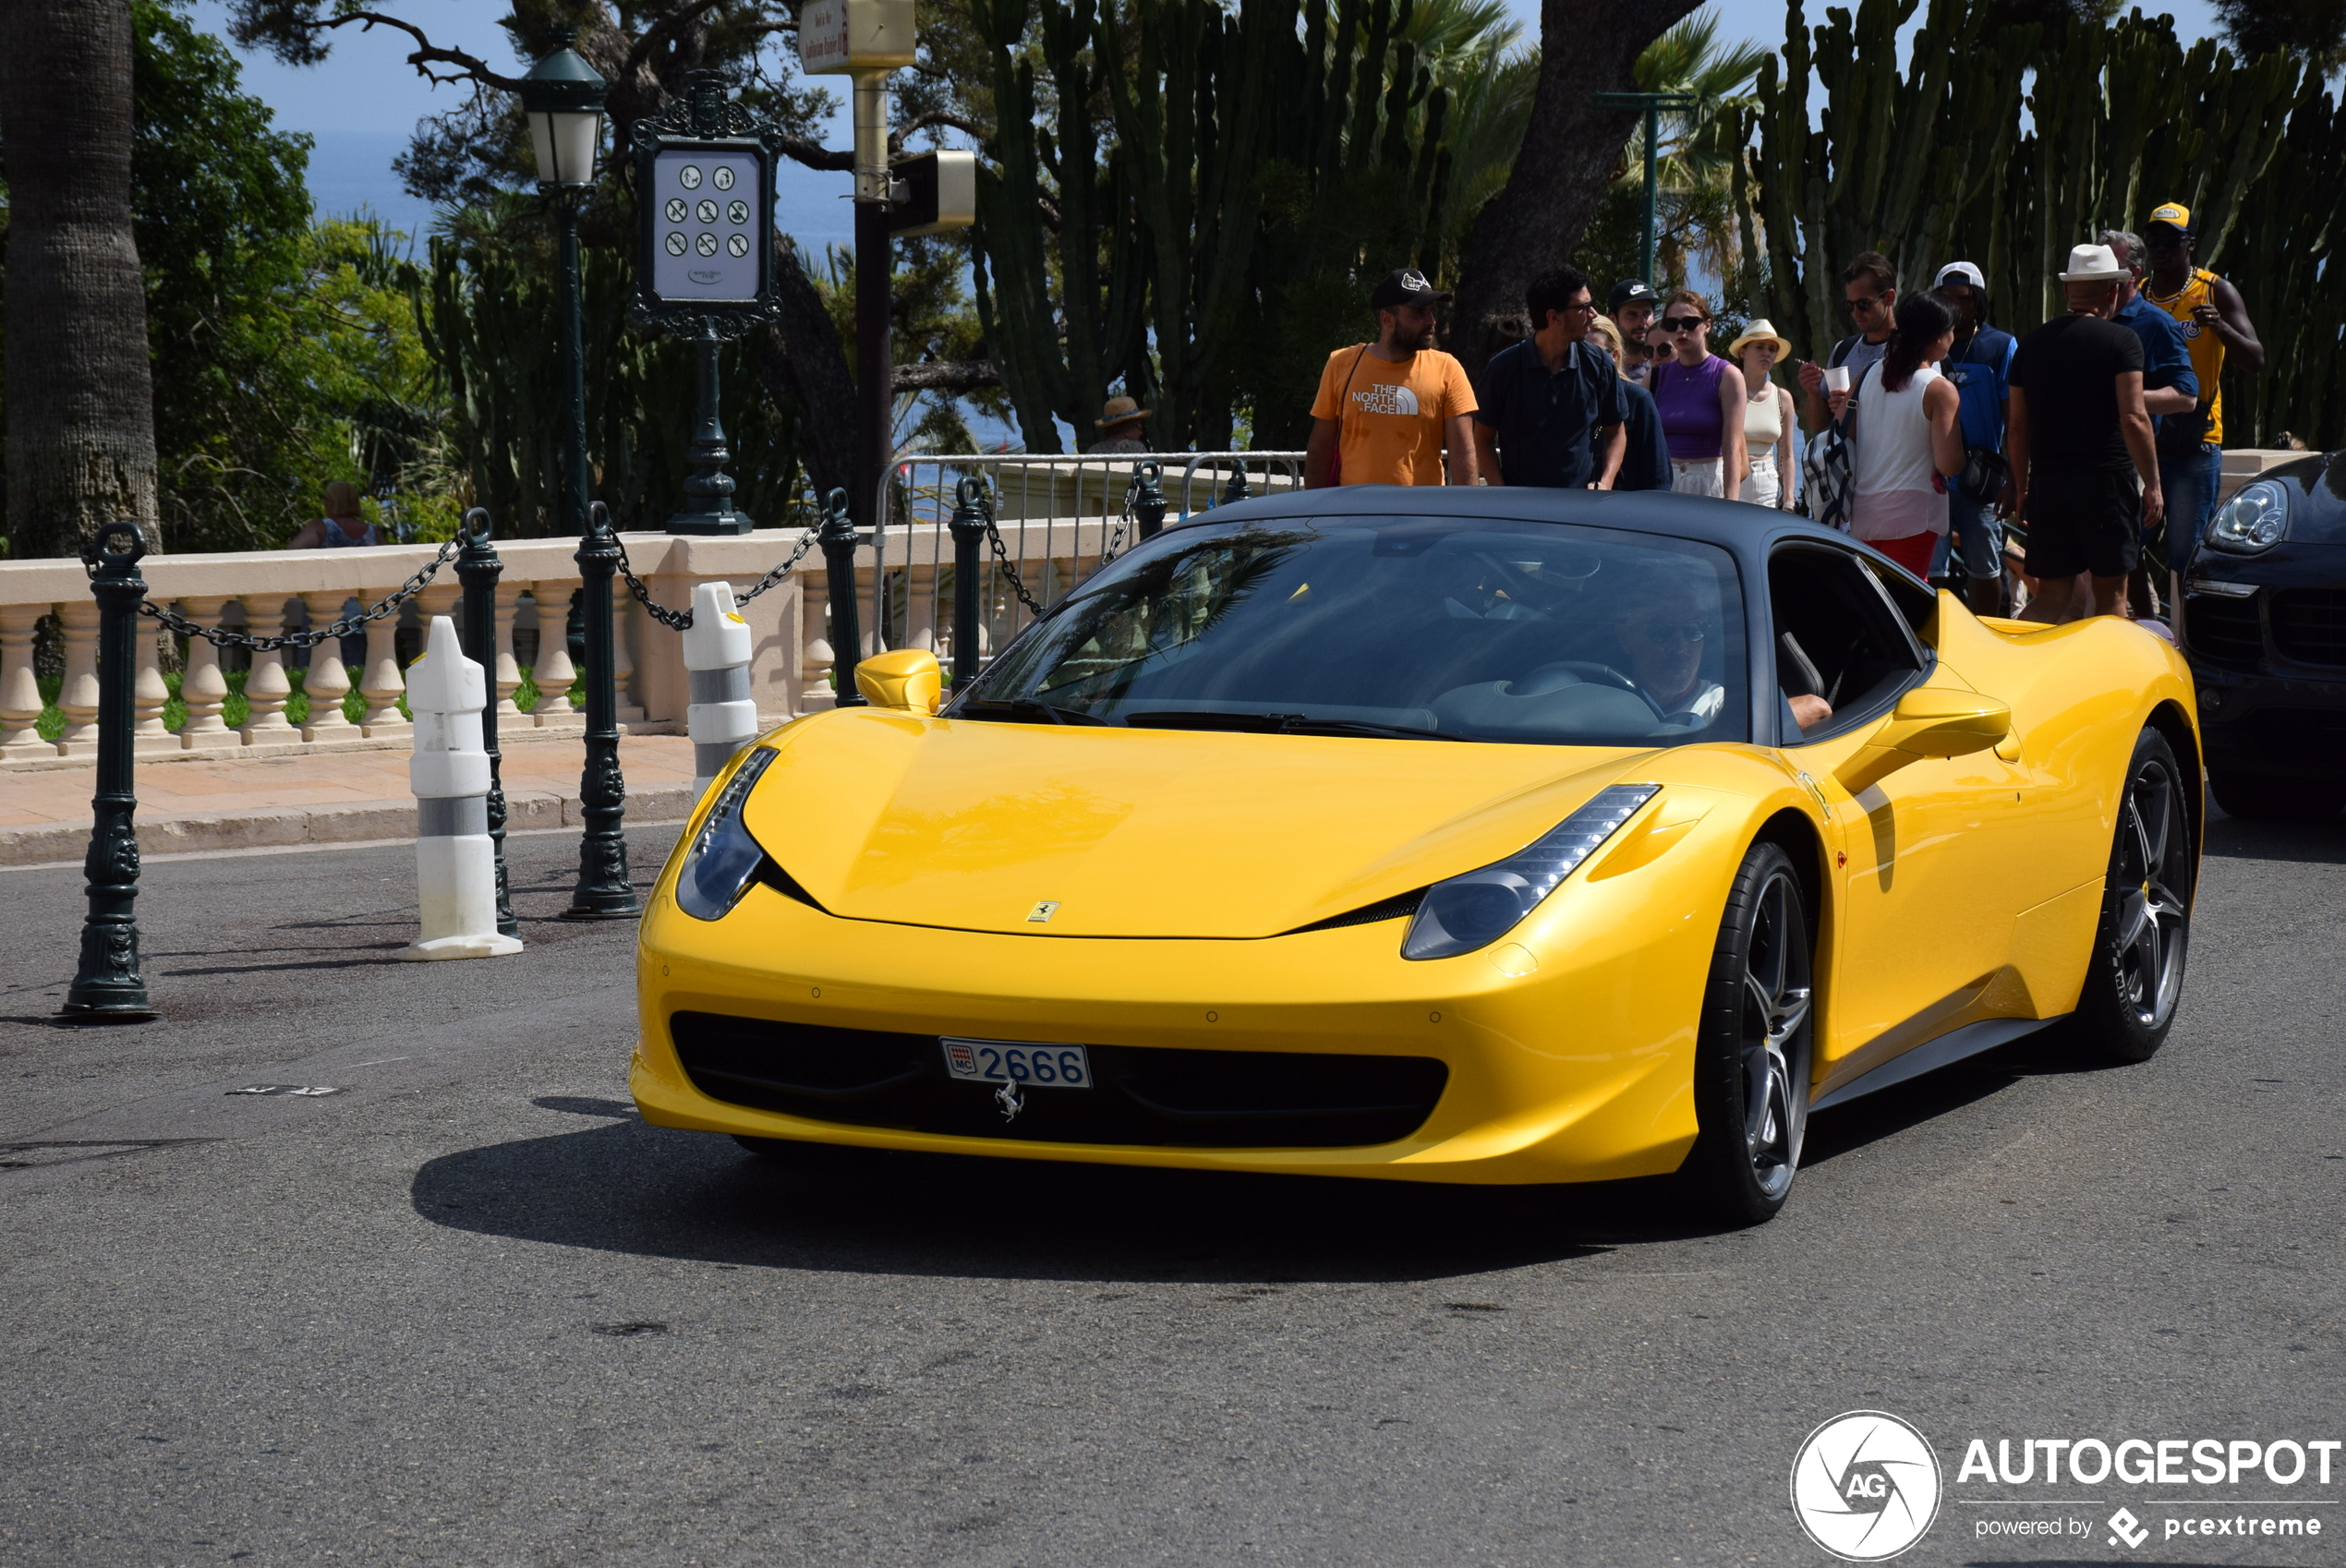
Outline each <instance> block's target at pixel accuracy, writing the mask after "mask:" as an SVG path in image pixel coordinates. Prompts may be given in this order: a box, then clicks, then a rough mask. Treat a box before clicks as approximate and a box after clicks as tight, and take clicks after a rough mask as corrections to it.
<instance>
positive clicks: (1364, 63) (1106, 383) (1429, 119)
mask: <svg viewBox="0 0 2346 1568" xmlns="http://www.w3.org/2000/svg"><path fill="white" fill-rule="evenodd" d="M1095 6H1097V0H1058V3H1057V4H1054V5H1049V6H1043V7H1041V8H1040V13H1039V16H1038V15H1037V14H1036V12H1035V11H1034V9H1031V8H1030V5H1029V0H979V3H978V5H977V6H976V10H975V16H976V18H977V21H978V25H979V29H980V31H981V32H982V34H983V35H984V37H985V38H986V43H987V45H988V47H989V49H990V50H991V52H992V54H993V75H994V93H995V108H996V119H997V127H998V128H997V129H996V131H995V134H994V137H993V139H991V141H990V142H989V143H988V151H989V152H990V153H991V154H992V155H993V164H994V166H993V167H992V168H991V169H989V170H988V171H987V172H986V175H984V176H982V177H981V180H980V184H979V201H978V229H977V233H976V235H975V238H976V247H977V251H978V259H979V263H980V264H979V266H978V268H977V282H978V285H979V291H978V303H979V309H980V312H981V314H982V316H983V317H984V319H985V321H986V336H987V340H988V343H989V345H990V346H991V348H992V351H993V354H994V357H995V358H996V360H997V361H998V363H999V364H1000V365H1001V366H1002V372H1003V381H1004V386H1005V390H1006V391H1007V392H1009V394H1010V402H1011V404H1012V406H1013V407H1014V408H1015V409H1016V411H1017V413H1018V416H1019V422H1020V425H1021V427H1022V428H1023V430H1024V431H1025V434H1026V438H1027V443H1028V445H1029V447H1030V448H1031V449H1033V450H1034V451H1038V452H1041V451H1056V450H1058V436H1057V432H1056V428H1055V426H1054V424H1053V420H1054V416H1056V418H1057V419H1060V420H1064V421H1066V422H1067V423H1068V424H1070V425H1072V426H1074V427H1075V428H1076V429H1078V430H1079V431H1086V430H1088V429H1089V428H1091V426H1090V421H1091V419H1092V416H1093V415H1094V413H1095V412H1096V411H1097V409H1098V408H1099V406H1100V404H1101V403H1102V402H1103V401H1104V400H1105V398H1106V392H1107V389H1108V388H1109V387H1110V386H1111V385H1112V384H1114V383H1115V382H1117V381H1118V380H1121V381H1122V382H1123V384H1124V387H1125V390H1126V391H1127V392H1130V393H1131V395H1132V396H1134V397H1137V398H1141V399H1142V400H1143V401H1144V402H1146V403H1147V404H1149V405H1150V406H1151V407H1152V408H1153V409H1154V410H1155V418H1154V424H1153V434H1154V435H1155V439H1156V441H1157V444H1159V445H1161V446H1162V445H1173V446H1179V445H1188V444H1192V443H1194V444H1199V445H1203V446H1219V445H1222V444H1225V443H1226V442H1227V440H1229V439H1230V431H1231V429H1232V428H1233V424H1234V420H1235V416H1236V413H1237V411H1238V410H1239V408H1240V406H1242V405H1244V404H1248V403H1250V402H1251V403H1252V404H1253V405H1254V407H1255V409H1256V411H1257V415H1258V416H1257V419H1256V427H1257V435H1258V437H1260V436H1262V435H1264V434H1265V433H1266V432H1265V431H1264V428H1263V421H1262V418H1261V417H1260V410H1261V409H1262V408H1263V407H1264V402H1265V400H1264V398H1263V397H1262V396H1260V395H1255V394H1257V393H1258V392H1259V389H1261V388H1264V387H1265V386H1267V385H1268V384H1269V383H1268V380H1266V378H1268V377H1270V376H1271V375H1272V374H1273V371H1272V369H1271V368H1274V367H1276V368H1278V369H1279V370H1281V371H1285V370H1294V369H1297V368H1298V366H1299V364H1300V372H1299V373H1300V376H1301V380H1300V385H1299V384H1298V382H1297V381H1296V380H1295V378H1294V376H1293V375H1285V376H1283V377H1281V379H1279V381H1278V386H1277V403H1278V406H1279V407H1280V408H1281V410H1282V411H1284V409H1285V408H1286V407H1287V405H1289V404H1300V403H1302V402H1303V401H1305V399H1306V398H1307V397H1308V390H1307V389H1308V388H1309V387H1310V385H1311V381H1312V377H1313V376H1316V374H1317V372H1318V367H1319V360H1320V359H1321V358H1324V356H1325V355H1326V353H1327V352H1328V350H1329V349H1331V348H1332V347H1334V346H1335V344H1336V343H1337V342H1340V341H1343V333H1344V332H1346V330H1347V329H1348V328H1350V329H1354V336H1355V337H1356V338H1357V335H1358V333H1357V328H1358V326H1359V322H1360V319H1361V318H1362V317H1364V315H1365V310H1364V308H1362V307H1361V305H1360V300H1359V298H1358V293H1359V291H1358V287H1357V283H1356V276H1357V275H1358V274H1361V273H1373V272H1376V271H1384V270H1385V269H1388V268H1390V267H1393V266H1397V265H1400V264H1402V263H1404V262H1406V261H1409V260H1410V259H1412V258H1422V259H1428V260H1430V259H1433V254H1434V253H1435V251H1436V249H1437V248H1438V246H1439V243H1440V236H1439V233H1438V219H1437V214H1438V213H1439V211H1440V208H1441V200H1442V193H1443V188H1444V186H1443V182H1444V175H1445V171H1446V168H1447V153H1446V151H1445V149H1444V148H1443V146H1442V127H1443V124H1444V116H1445V95H1444V93H1443V92H1442V90H1440V89H1439V88H1437V87H1435V86H1434V85H1433V82H1432V79H1431V78H1430V75H1429V73H1428V72H1427V71H1426V70H1425V69H1424V68H1423V67H1422V66H1420V65H1419V63H1418V62H1417V60H1416V56H1415V52H1414V50H1413V48H1412V47H1411V46H1410V45H1409V43H1407V42H1404V41H1402V40H1401V37H1400V34H1401V32H1402V31H1403V30H1404V29H1406V28H1407V26H1408V23H1409V0H1399V4H1398V5H1396V3H1395V0H1307V3H1306V4H1305V5H1304V6H1302V7H1301V8H1300V9H1299V5H1298V0H1241V3H1240V5H1239V6H1237V8H1236V9H1235V11H1234V12H1233V11H1226V10H1225V9H1223V8H1222V7H1221V6H1218V5H1215V4H1214V3H1212V0H1128V4H1127V5H1126V6H1124V8H1122V9H1119V8H1117V7H1116V6H1114V5H1112V4H1111V5H1108V6H1104V7H1097V8H1095ZM1331 24H1333V25H1331ZM1038 56H1039V60H1040V65H1041V70H1042V72H1043V73H1044V75H1045V76H1046V78H1047V82H1048V87H1049V91H1048V93H1047V94H1046V93H1043V92H1041V91H1038V88H1037V67H1036V61H1037V57H1038ZM1103 113H1104V115H1105V117H1106V127H1105V128H1104V127H1102V126H1101V125H1100V124H1099V123H1097V121H1096V119H1095V115H1100V114H1103ZM1331 280H1333V286H1334V287H1335V288H1336V290H1337V291H1339V292H1340V293H1341V294H1342V295H1343V296H1344V308H1343V310H1342V319H1341V320H1337V321H1327V320H1321V315H1322V314H1324V313H1315V312H1314V311H1312V310H1310V309H1306V310H1304V311H1303V312H1302V315H1301V322H1300V325H1299V318H1298V314H1297V312H1296V310H1295V309H1294V306H1295V304H1296V301H1297V298H1298V296H1303V295H1312V294H1315V293H1325V292H1327V291H1328V289H1329V288H1330V286H1331ZM1054 285H1056V287H1055V286H1054ZM1298 342H1300V344H1301V347H1300V349H1298V348H1297V347H1296V344H1297V343H1298ZM1241 344H1243V345H1244V351H1243V352H1240V345H1241ZM1313 356H1317V357H1313Z"/></svg>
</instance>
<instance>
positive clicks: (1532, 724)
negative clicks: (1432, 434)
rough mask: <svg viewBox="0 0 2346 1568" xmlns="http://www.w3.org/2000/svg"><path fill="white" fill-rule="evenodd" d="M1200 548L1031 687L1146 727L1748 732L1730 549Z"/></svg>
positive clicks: (1139, 589) (1083, 710) (1619, 543)
mask: <svg viewBox="0 0 2346 1568" xmlns="http://www.w3.org/2000/svg"><path fill="white" fill-rule="evenodd" d="M1201 545H1202V548H1201V549H1199V550H1198V551H1196V552H1193V554H1192V556H1191V559H1190V560H1189V561H1188V562H1187V563H1186V565H1185V566H1182V567H1180V568H1178V569H1176V570H1174V571H1172V572H1170V573H1167V576H1166V577H1165V579H1164V580H1163V581H1161V582H1159V583H1158V584H1155V585H1149V586H1143V585H1134V591H1133V592H1131V594H1130V595H1129V596H1127V597H1126V598H1125V600H1124V602H1123V603H1122V604H1121V605H1114V606H1111V605H1107V604H1103V605H1101V606H1099V607H1098V608H1097V609H1094V611H1093V613H1092V614H1091V615H1090V616H1089V617H1088V618H1087V622H1086V623H1085V624H1084V625H1083V626H1082V628H1081V629H1080V630H1077V629H1075V628H1072V627H1070V629H1069V644H1067V645H1062V653H1061V656H1060V657H1058V659H1057V660H1055V661H1054V663H1055V666H1056V667H1055V668H1052V669H1047V670H1046V671H1042V672H1040V673H1041V679H1040V681H1038V682H1037V684H1036V685H1035V686H1034V688H1033V689H1032V690H1031V691H1030V692H1029V693H1028V694H1027V695H1028V696H1029V697H1030V698H1037V699H1040V700H1041V701H1044V702H1046V703H1049V704H1051V705H1053V706H1058V707H1061V708H1064V709H1067V710H1069V711H1070V712H1071V713H1075V714H1091V715H1096V716H1099V717H1102V718H1106V719H1107V720H1108V721H1109V722H1121V723H1125V724H1128V725H1131V726H1134V727H1139V728H1171V727H1187V728H1229V729H1237V728H1248V727H1250V726H1248V725H1245V724H1241V723H1240V722H1238V721H1237V720H1238V719H1240V718H1247V717H1252V718H1257V719H1261V718H1264V717H1265V716H1268V717H1270V718H1282V717H1284V716H1288V715H1294V716H1302V717H1303V718H1307V719H1308V720H1309V721H1312V722H1318V721H1341V722H1346V723H1350V724H1355V725H1359V724H1378V725H1385V726H1389V727H1396V728H1401V729H1408V730H1424V731H1430V732H1433V733H1435V734H1445V735H1447V734H1456V735H1461V736H1471V737H1475V738H1481V739H1492V740H1526V741H1553V742H1571V743H1578V744H1640V743H1642V744H1651V743H1652V742H1656V741H1663V742H1673V743H1675V742H1683V741H1687V740H1694V739H1701V740H1714V741H1715V740H1742V739H1747V738H1748V724H1749V704H1748V701H1747V698H1746V697H1745V696H1744V695H1743V693H1744V692H1745V691H1746V689H1747V688H1746V685H1745V679H1746V677H1745V675H1744V659H1743V657H1741V656H1742V650H1743V645H1744V644H1743V638H1744V633H1743V630H1742V616H1741V613H1740V609H1741V606H1740V597H1741V595H1740V592H1739V591H1738V588H1737V586H1736V583H1735V566H1734V561H1733V559H1732V558H1731V557H1729V556H1728V555H1727V554H1726V552H1725V551H1723V550H1720V549H1715V548H1713V547H1710V546H1704V545H1698V544H1691V543H1682V542H1680V541H1671V540H1656V539H1651V538H1649V537H1633V536H1619V535H1607V534H1601V533H1600V532H1599V531H1596V530H1588V531H1585V533H1584V534H1583V535H1582V536H1581V537H1572V536H1568V535H1566V533H1565V532H1564V531H1563V530H1559V529H1557V528H1555V527H1554V525H1547V526H1544V527H1542V528H1540V529H1538V530H1536V531H1533V530H1526V531H1525V532H1523V533H1516V532H1512V531H1505V530H1492V531H1488V532H1485V531H1481V530H1457V529H1451V530H1447V531H1437V530H1433V529H1428V528H1423V527H1409V528H1401V529H1387V530H1384V531H1373V530H1371V529H1366V528H1358V529H1344V530H1330V532H1329V533H1328V534H1326V535H1324V536H1322V537H1317V538H1314V539H1312V540H1309V541H1306V542H1299V543H1298V544H1297V545H1295V546H1293V547H1287V548H1277V547H1275V548H1272V549H1260V548H1255V549H1248V548H1247V541H1245V540H1243V539H1242V538H1240V539H1229V540H1224V541H1215V542H1213V543H1207V542H1205V541H1201ZM989 686H990V683H989ZM1730 691H1732V692H1733V693H1735V698H1734V700H1732V701H1730V700H1728V697H1727V694H1728V693H1729V692H1730ZM1217 716H1228V717H1229V719H1230V721H1229V722H1217V721H1216V720H1217ZM1252 727H1265V726H1262V725H1256V726H1252Z"/></svg>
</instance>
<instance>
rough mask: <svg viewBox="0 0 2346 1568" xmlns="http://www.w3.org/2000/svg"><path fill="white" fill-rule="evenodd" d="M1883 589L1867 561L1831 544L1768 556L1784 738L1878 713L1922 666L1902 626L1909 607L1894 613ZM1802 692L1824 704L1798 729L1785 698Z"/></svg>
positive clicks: (1796, 740) (1830, 729)
mask: <svg viewBox="0 0 2346 1568" xmlns="http://www.w3.org/2000/svg"><path fill="white" fill-rule="evenodd" d="M1890 591H1891V590H1890V588H1889V586H1888V585H1885V584H1884V583H1883V582H1882V581H1881V580H1880V577H1879V576H1878V575H1877V574H1876V573H1875V572H1874V571H1873V570H1871V569H1870V563H1868V562H1866V561H1862V560H1861V559H1860V558H1859V557H1858V556H1857V555H1856V554H1855V553H1854V552H1852V551H1849V550H1844V549H1836V548H1834V547H1833V546H1831V545H1822V544H1817V545H1811V544H1792V545H1785V546H1782V547H1780V548H1779V549H1777V550H1776V552H1775V553H1774V554H1773V555H1772V556H1770V557H1769V559H1768V600H1769V614H1770V617H1771V620H1770V626H1769V630H1770V631H1771V632H1772V633H1773V637H1772V641H1773V645H1774V653H1775V660H1776V682H1777V685H1778V686H1779V688H1780V689H1781V690H1782V693H1783V694H1784V699H1785V701H1784V706H1783V709H1782V711H1781V713H1780V716H1779V723H1780V725H1781V726H1782V729H1783V731H1784V744H1787V745H1797V744H1806V743H1808V742H1812V741H1821V740H1825V739H1828V738H1829V737H1831V736H1833V735H1838V734H1842V733H1844V732H1845V731H1846V730H1850V729H1853V728H1855V727H1856V726H1857V725H1859V724H1863V723H1865V722H1867V721H1868V720H1870V719H1872V718H1877V717H1879V716H1880V715H1881V714H1883V713H1886V712H1887V711H1889V709H1890V708H1891V706H1893V705H1894V704H1895V703H1896V702H1897V700H1898V698H1899V696H1900V694H1903V693H1904V692H1905V690H1906V689H1907V688H1908V687H1910V686H1912V685H1914V684H1915V683H1916V682H1917V681H1920V680H1921V679H1922V678H1923V676H1924V674H1925V673H1926V672H1927V671H1928V669H1929V654H1928V652H1927V650H1925V649H1924V648H1923V647H1922V646H1921V645H1920V644H1919V643H1917V640H1916V638H1915V636H1914V634H1913V632H1912V630H1911V629H1910V618H1911V615H1912V612H1913V610H1914V609H1915V608H1916V607H1915V606H1913V605H1908V606H1906V607H1905V613H1902V612H1901V609H1899V608H1898V607H1896V606H1894V605H1893V601H1892V599H1891V598H1890V597H1889V594H1890ZM1909 597H1912V596H1909ZM1926 602H1927V597H1926ZM1934 608H1935V607H1934ZM1802 696H1808V697H1815V698H1820V699H1821V700H1822V702H1823V703H1824V704H1825V705H1826V706H1828V707H1830V709H1831V712H1830V714H1829V715H1827V716H1825V717H1823V718H1821V719H1820V720H1818V721H1816V722H1813V723H1811V724H1810V725H1809V726H1808V728H1807V729H1806V730H1803V729H1801V728H1800V726H1799V723H1798V722H1797V720H1796V718H1795V717H1794V708H1793V704H1792V701H1791V699H1793V698H1796V697H1802ZM1804 706H1806V705H1804Z"/></svg>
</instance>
